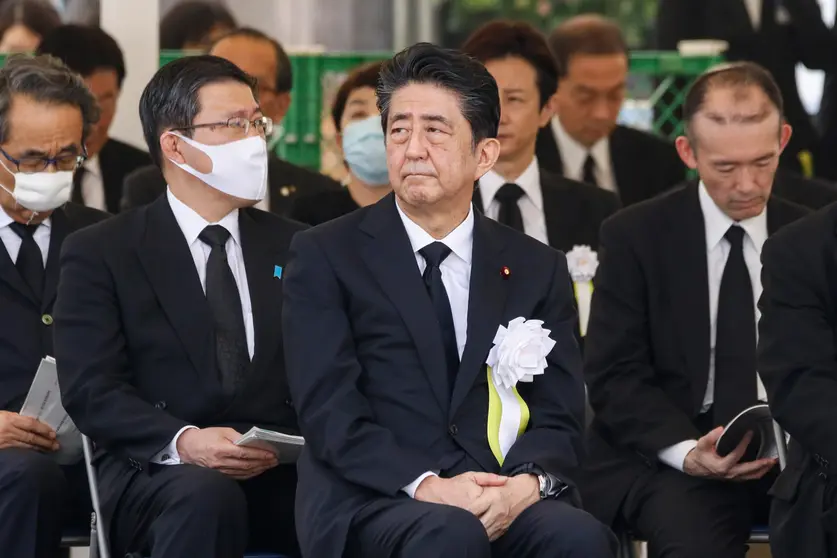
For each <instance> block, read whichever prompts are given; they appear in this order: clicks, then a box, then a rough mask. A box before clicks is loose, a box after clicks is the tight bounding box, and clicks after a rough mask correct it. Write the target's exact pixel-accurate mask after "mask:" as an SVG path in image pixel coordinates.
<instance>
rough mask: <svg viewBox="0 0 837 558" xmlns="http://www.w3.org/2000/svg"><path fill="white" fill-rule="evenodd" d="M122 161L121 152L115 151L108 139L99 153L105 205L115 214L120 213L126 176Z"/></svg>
mask: <svg viewBox="0 0 837 558" xmlns="http://www.w3.org/2000/svg"><path fill="white" fill-rule="evenodd" d="M121 163H122V161H120V160H119V153H117V152H116V151H114V149H113V144H112V142H110V141H108V142H107V143H106V144H105V146H104V147H103V148H102V151H101V152H100V153H99V171H100V172H101V173H102V188H103V189H104V192H105V207H106V208H107V211H108V212H110V213H113V214H116V213H119V202H120V198H121V197H122V180H123V178H124V177H123V175H122V174H121V172H120V166H121Z"/></svg>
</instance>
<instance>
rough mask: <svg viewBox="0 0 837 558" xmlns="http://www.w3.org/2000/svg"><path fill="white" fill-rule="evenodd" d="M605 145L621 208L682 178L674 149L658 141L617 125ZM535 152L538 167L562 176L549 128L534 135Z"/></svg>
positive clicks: (561, 166) (674, 183)
mask: <svg viewBox="0 0 837 558" xmlns="http://www.w3.org/2000/svg"><path fill="white" fill-rule="evenodd" d="M609 145H610V161H611V163H612V165H613V167H612V168H613V174H614V176H615V177H616V187H617V189H618V190H619V199H620V200H621V201H622V205H623V206H625V207H627V206H629V205H633V204H635V203H637V202H641V201H643V200H647V199H649V198H653V197H654V196H656V195H657V194H659V193H661V192H665V191H666V190H668V189H670V188H672V187H674V186H675V185H677V184H679V183H680V182H682V181H683V179H684V178H685V177H686V167H685V166H683V162H682V161H680V157H679V156H678V155H677V150H676V149H675V148H674V146H673V145H672V144H671V143H669V142H667V141H665V140H664V139H662V138H659V137H657V136H653V135H651V134H649V133H646V132H643V131H640V130H635V129H633V128H628V127H627V126H617V127H616V128H615V129H614V130H613V133H612V134H611V135H610V138H609ZM536 152H537V155H538V163H539V164H540V165H541V167H543V168H545V169H547V170H548V171H550V172H553V173H555V174H561V175H563V174H564V162H563V161H562V160H561V151H560V150H559V149H558V142H557V140H556V139H555V135H554V134H553V132H552V126H551V125H548V126H544V127H543V128H541V130H540V132H538V141H537V144H536Z"/></svg>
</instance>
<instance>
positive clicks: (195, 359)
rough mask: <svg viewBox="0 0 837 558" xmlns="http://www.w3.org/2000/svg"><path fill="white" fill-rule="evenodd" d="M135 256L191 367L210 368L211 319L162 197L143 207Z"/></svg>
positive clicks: (202, 370)
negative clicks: (142, 226)
mask: <svg viewBox="0 0 837 558" xmlns="http://www.w3.org/2000/svg"><path fill="white" fill-rule="evenodd" d="M138 251H139V258H140V261H141V262H142V265H143V268H144V269H145V273H146V274H147V276H148V279H149V282H150V283H151V286H152V288H153V289H154V292H155V294H156V295H157V299H158V300H159V301H160V306H161V307H162V309H163V312H165V314H166V317H168V320H169V322H170V323H171V324H172V327H173V328H174V330H175V331H176V332H177V335H178V337H179V338H180V342H181V343H182V344H183V346H184V347H185V349H186V352H187V354H188V355H189V359H190V360H191V361H192V364H193V366H194V367H195V369H196V370H197V371H198V372H199V373H201V374H205V373H206V372H207V371H210V370H213V369H214V362H215V361H214V347H215V342H214V339H213V326H212V324H213V319H212V314H211V312H210V309H209V305H208V304H207V302H206V296H205V295H204V292H203V287H201V283H200V278H199V277H198V272H197V270H196V269H195V263H194V259H193V258H192V253H191V251H190V249H189V246H188V245H187V243H186V239H185V238H184V236H183V231H182V230H181V229H180V226H179V225H178V224H177V221H176V220H175V218H174V214H173V213H172V211H171V207H170V206H169V202H168V199H167V197H166V196H161V197H160V198H158V199H157V200H156V201H155V202H154V203H152V204H151V205H150V206H149V207H148V210H147V223H146V229H145V235H144V238H142V240H141V242H140V246H139V249H138Z"/></svg>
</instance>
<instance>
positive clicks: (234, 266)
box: [151, 189, 255, 465]
mask: <svg viewBox="0 0 837 558" xmlns="http://www.w3.org/2000/svg"><path fill="white" fill-rule="evenodd" d="M166 197H167V198H168V200H169V205H170V206H171V210H172V213H174V218H175V220H176V221H177V224H178V225H179V226H180V230H181V231H183V236H185V237H186V242H187V243H188V244H189V250H190V251H191V252H192V258H193V259H194V261H195V268H196V269H197V271H198V277H199V278H200V281H201V286H202V287H203V290H204V293H205V292H206V263H207V260H209V253H210V252H211V251H212V248H211V247H210V246H209V245H207V244H206V243H204V242H203V241H202V240H200V239H199V238H198V236H199V235H200V234H201V232H202V231H203V229H205V228H206V227H208V226H209V225H221V226H222V227H224V228H225V229H227V230H228V231H229V232H230V238H229V240H227V246H226V248H227V261H228V262H229V265H230V270H231V271H232V274H233V278H234V279H235V285H236V287H238V295H239V297H241V310H242V314H243V316H244V332H245V333H246V335H247V351H248V352H249V353H250V358H251V359H252V358H253V353H254V352H255V333H254V332H255V330H254V327H253V307H252V305H251V303H250V289H249V287H248V285H247V271H246V270H245V268H244V253H243V252H242V250H241V232H240V231H239V227H238V210H237V209H236V210H235V211H233V212H232V213H230V214H228V215H227V216H226V217H224V218H223V219H221V220H220V221H218V222H217V223H210V222H208V221H207V220H206V219H204V218H203V217H201V216H200V215H198V214H197V213H195V211H194V210H193V209H192V208H191V207H189V206H187V205H186V204H184V203H183V202H181V201H180V200H179V199H177V198H176V197H174V194H172V192H171V190H170V189H169V190H168V191H167V192H166ZM189 428H195V427H194V426H186V427H184V428H182V429H180V431H179V432H178V433H177V434H176V435H175V437H174V439H172V441H171V443H170V444H169V445H168V446H166V447H165V448H163V449H162V450H161V451H160V452H158V453H157V454H156V455H155V456H154V457H152V458H151V462H152V463H159V464H161V465H179V464H180V454H179V453H178V452H177V440H178V439H179V438H180V435H181V434H183V432H184V431H185V430H187V429H189Z"/></svg>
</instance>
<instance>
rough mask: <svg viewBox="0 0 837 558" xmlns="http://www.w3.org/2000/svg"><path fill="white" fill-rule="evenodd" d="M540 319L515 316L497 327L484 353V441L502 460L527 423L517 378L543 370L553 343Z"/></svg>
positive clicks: (531, 377) (527, 377)
mask: <svg viewBox="0 0 837 558" xmlns="http://www.w3.org/2000/svg"><path fill="white" fill-rule="evenodd" d="M549 333H550V331H549V330H548V329H544V328H543V322H542V321H540V320H526V319H525V318H522V317H520V318H515V319H514V320H512V321H511V322H509V325H508V327H503V326H502V325H501V326H500V327H498V328H497V333H496V335H495V336H494V346H493V347H492V348H491V351H489V353H488V358H487V359H486V364H487V365H488V391H489V398H488V444H489V446H490V447H491V451H492V452H493V453H494V456H495V457H496V458H497V461H498V462H499V463H500V464H502V463H503V460H504V459H505V457H506V454H507V453H508V451H509V449H511V447H512V445H513V444H514V442H515V440H517V438H518V436H520V435H521V434H522V433H523V432H524V431H525V430H526V426H527V425H528V423H529V407H528V406H527V405H526V402H525V401H523V398H522V397H520V394H519V393H518V391H517V387H516V386H517V383H518V382H531V381H533V380H534V378H535V376H539V375H541V374H543V373H544V372H545V371H546V367H547V366H548V364H547V361H546V357H547V355H548V354H549V353H550V352H551V351H552V349H553V347H555V341H554V340H552V339H551V338H550V337H549Z"/></svg>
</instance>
